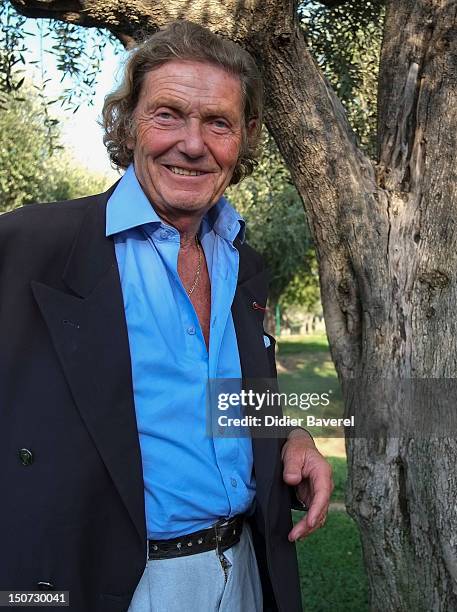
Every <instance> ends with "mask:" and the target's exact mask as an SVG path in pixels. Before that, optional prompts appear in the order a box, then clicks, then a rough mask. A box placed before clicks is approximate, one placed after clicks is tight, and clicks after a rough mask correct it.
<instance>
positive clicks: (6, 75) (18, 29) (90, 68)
mask: <svg viewBox="0 0 457 612" xmlns="http://www.w3.org/2000/svg"><path fill="white" fill-rule="evenodd" d="M27 23H28V20H27V19H26V18H25V17H22V16H21V15H19V14H18V13H17V12H16V11H15V10H14V8H13V7H12V6H11V4H10V3H9V1H8V0H0V50H1V51H0V52H1V53H2V55H3V61H2V62H1V63H0V95H4V94H5V93H11V91H12V89H14V87H16V88H17V89H19V88H20V86H21V85H19V87H18V79H17V76H18V73H17V71H18V66H20V65H21V64H24V63H25V59H24V52H25V51H26V44H25V37H26V36H34V35H36V36H38V37H39V38H40V45H39V46H40V55H39V57H37V58H36V60H34V61H33V62H30V63H34V64H39V66H40V68H41V77H42V78H41V85H40V87H41V88H42V89H44V88H45V86H46V83H47V82H48V77H47V74H46V70H45V67H44V66H45V59H44V58H45V55H46V54H51V55H54V56H55V58H56V60H57V67H58V69H59V70H60V71H61V73H62V81H64V79H66V78H68V79H69V81H67V82H68V86H67V87H65V88H64V89H63V90H62V93H61V95H60V96H59V97H58V99H57V100H53V101H50V100H48V104H50V103H54V102H60V103H61V105H62V106H64V107H66V108H67V109H71V110H73V112H76V111H77V110H78V108H79V106H80V104H81V103H82V102H85V103H87V104H91V103H92V101H91V98H92V94H93V92H94V89H95V85H96V82H97V76H98V73H99V70H100V66H101V63H102V61H103V54H104V50H105V47H106V45H107V44H108V43H111V44H112V45H113V46H114V49H115V51H117V52H119V51H120V50H121V49H122V46H121V44H120V43H119V41H118V40H117V39H116V38H115V37H114V36H113V35H112V34H110V33H109V32H108V31H104V30H100V29H97V28H85V27H81V26H78V25H74V24H70V23H63V22H61V21H57V20H54V19H38V20H37V24H38V33H37V34H35V33H33V32H29V31H27V30H26V26H27ZM13 83H15V85H14V87H13V85H12V84H13ZM0 99H1V98H0Z"/></svg>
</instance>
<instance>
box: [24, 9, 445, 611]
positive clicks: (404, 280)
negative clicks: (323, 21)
mask: <svg viewBox="0 0 457 612" xmlns="http://www.w3.org/2000/svg"><path fill="white" fill-rule="evenodd" d="M329 3H332V2H330V0H329ZM13 4H14V6H15V7H16V8H17V10H19V11H20V12H21V13H23V14H25V15H28V16H32V17H54V18H58V19H62V20H65V21H70V22H72V23H80V24H82V25H86V26H97V27H105V28H108V29H109V30H110V31H112V32H114V33H115V34H116V35H117V36H118V37H119V38H120V39H121V40H122V41H123V42H124V44H126V45H128V44H130V43H131V42H132V41H133V40H134V38H135V37H136V36H137V35H138V31H139V30H140V29H142V30H147V31H153V30H155V29H156V28H157V27H159V26H161V25H164V24H165V23H167V22H168V21H170V20H172V19H175V18H178V17H183V16H185V17H186V18H188V19H193V20H195V21H198V22H200V23H203V24H204V25H207V26H208V27H210V28H211V29H212V30H213V31H216V32H218V33H220V34H222V35H225V36H229V37H230V38H232V39H233V40H236V41H238V42H240V43H241V44H242V45H244V46H245V47H246V48H247V49H249V51H251V52H252V53H253V54H254V55H255V56H256V58H257V59H258V61H259V63H260V65H261V66H262V69H263V71H264V76H265V86H266V122H267V126H268V128H269V130H270V131H271V133H272V134H273V136H274V138H275V140H276V142H277V144H278V146H279V148H280V150H281V152H282V154H283V156H284V158H285V160H286V162H287V165H288V167H289V168H290V171H291V173H292V177H293V180H294V182H295V185H296V187H297V189H298V190H299V192H300V194H301V196H302V198H303V202H304V206H305V210H306V213H307V216H308V221H309V225H310V228H311V231H312V234H313V238H314V241H315V244H316V248H317V255H318V261H319V270H320V279H321V294H322V299H323V307H324V314H325V320H326V325H327V331H328V336H329V341H330V348H331V352H332V357H333V359H334V362H335V365H336V368H337V371H338V375H339V377H340V380H341V382H342V384H343V390H344V393H345V399H346V409H347V411H348V412H349V411H350V412H351V413H353V414H354V415H355V418H356V422H360V423H363V422H367V423H370V420H374V419H375V418H376V422H377V424H378V426H379V430H377V431H376V437H375V436H373V435H366V436H365V437H361V438H357V439H354V438H348V440H347V451H348V462H349V471H350V479H349V480H350V482H349V490H348V498H347V503H348V509H349V511H350V513H351V515H352V516H353V517H354V518H355V520H356V521H357V523H358V525H359V527H360V529H361V533H362V540H363V550H364V556H365V562H366V567H367V571H368V576H369V581H370V587H371V589H370V590H371V609H372V610H380V611H381V610H382V611H383V612H385V611H386V610H389V611H390V610H392V611H395V612H397V611H402V610H408V611H413V612H422V611H424V612H425V611H426V612H430V611H431V610H433V611H440V610H442V611H449V610H457V513H456V501H455V498H456V495H455V491H456V484H457V482H456V481H457V477H456V475H455V470H454V466H455V464H456V460H457V442H456V441H455V439H454V438H451V437H448V438H445V437H443V436H441V437H439V436H438V435H431V434H433V432H432V431H431V430H429V431H428V432H427V435H425V436H424V435H422V436H418V435H414V433H415V432H414V431H407V430H403V429H401V430H400V429H398V428H397V425H396V424H394V422H395V416H396V415H397V414H398V413H399V412H400V411H403V410H404V409H405V408H414V411H415V412H416V414H419V415H420V414H426V411H432V414H434V412H433V411H434V410H435V409H436V406H435V405H434V404H431V403H430V400H427V397H426V395H425V394H424V396H419V398H416V399H415V401H414V402H412V400H408V398H404V397H403V395H402V393H401V392H400V387H399V386H397V384H396V383H394V382H392V381H398V380H405V379H415V380H421V379H438V378H456V377H457V353H456V350H455V342H454V338H456V337H457V283H456V273H455V270H456V269H457V248H456V247H457V245H456V233H455V231H454V227H455V215H454V214H453V213H455V211H456V209H457V197H456V193H455V188H454V185H455V175H456V165H455V151H456V145H457V142H456V140H457V94H456V72H457V63H456V59H457V34H456V29H455V27H456V13H457V8H456V4H455V0H389V2H388V3H387V4H388V6H387V17H386V24H385V34H384V41H383V49H382V57H381V70H380V84H379V133H378V142H379V163H378V164H377V165H375V164H373V163H372V162H371V161H370V160H369V159H368V158H367V157H366V156H365V155H363V154H362V153H361V151H360V150H359V149H358V148H357V145H356V142H355V138H354V136H353V134H352V132H351V129H350V127H349V125H348V123H347V120H346V118H345V114H344V112H343V110H342V107H341V104H340V102H339V101H338V99H337V98H336V96H335V94H334V93H333V92H332V90H331V88H330V87H329V85H328V83H327V82H326V81H325V79H324V77H323V76H322V74H321V73H320V72H319V70H318V69H317V67H316V64H315V62H314V61H313V59H312V57H311V56H310V54H309V52H308V50H307V48H306V42H305V39H304V35H303V33H302V31H301V29H300V27H299V25H298V22H297V19H296V5H295V3H294V2H293V1H292V0H262V1H260V0H245V1H244V2H243V1H240V0H225V1H224V2H211V3H208V2H204V1H203V0H194V2H192V3H188V2H186V1H185V0H167V2H159V1H158V2H155V3H148V2H145V0H129V1H127V2H124V3H117V2H116V3H115V2H113V1H112V0H111V1H110V0H91V1H89V0H14V1H13ZM387 379H390V383H388V384H385V385H384V390H383V391H382V392H383V393H384V395H383V396H380V395H379V392H378V391H379V390H377V389H376V385H375V381H377V380H384V381H386V380H387ZM389 385H390V386H389ZM402 400H403V401H402ZM408 401H409V403H408ZM452 433H453V432H452ZM305 598H306V594H305Z"/></svg>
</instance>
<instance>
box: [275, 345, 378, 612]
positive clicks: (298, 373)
mask: <svg viewBox="0 0 457 612" xmlns="http://www.w3.org/2000/svg"><path fill="white" fill-rule="evenodd" d="M277 363H278V374H279V381H280V390H281V392H287V393H297V394H300V393H304V392H318V393H322V392H329V391H331V393H332V402H331V405H330V406H329V408H328V411H327V414H326V416H342V409H343V406H342V401H341V397H340V394H339V385H338V379H337V376H336V372H335V369H334V367H333V363H332V361H331V359H330V354H329V351H328V344H327V338H326V336H325V335H323V334H320V335H314V336H290V337H287V338H285V339H279V341H278V353H277ZM285 412H286V413H287V414H290V415H291V416H303V414H304V412H303V411H302V410H300V409H299V408H288V409H287V410H286V411H285ZM305 414H306V413H305ZM322 433H326V434H327V435H326V436H322V437H320V436H317V437H315V441H316V444H317V446H318V448H319V450H320V451H321V452H322V453H323V454H324V455H325V456H326V457H327V459H328V460H329V461H330V463H331V464H332V467H333V476H334V482H335V490H334V491H333V495H332V501H331V505H330V512H329V516H328V519H327V522H326V525H325V527H324V528H323V529H320V530H318V531H317V532H315V533H314V534H312V535H311V536H309V537H308V538H306V539H305V540H303V541H302V542H299V543H298V544H297V554H298V562H299V569H300V579H301V587H302V598H303V606H304V609H305V611H306V612H367V610H368V591H367V579H366V575H365V570H364V567H363V560H362V550H361V544H360V538H359V533H358V530H357V527H356V525H355V523H354V521H353V520H352V519H351V518H350V517H349V516H348V514H347V513H346V510H345V506H344V490H345V483H346V475H347V468H346V454H345V446H344V437H343V433H342V431H340V430H338V429H333V430H330V431H326V432H322ZM299 517H300V513H298V512H294V520H298V519H299Z"/></svg>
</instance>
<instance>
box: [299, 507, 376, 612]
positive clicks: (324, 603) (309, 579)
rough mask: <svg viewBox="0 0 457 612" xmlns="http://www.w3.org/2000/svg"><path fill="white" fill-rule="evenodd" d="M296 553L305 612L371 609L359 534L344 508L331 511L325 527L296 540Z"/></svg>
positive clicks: (342, 611) (356, 611) (341, 611)
mask: <svg viewBox="0 0 457 612" xmlns="http://www.w3.org/2000/svg"><path fill="white" fill-rule="evenodd" d="M296 518H299V513H297V517H296ZM297 555H298V564H299V571H300V583H301V591H302V599H303V607H304V610H305V612H367V611H368V589H367V579H366V574H365V570H364V567H363V562H362V551H361V544H360V538H359V534H358V530H357V527H356V525H355V523H354V521H353V520H352V519H351V518H350V517H349V516H348V515H347V514H346V513H345V512H339V511H331V512H330V513H329V516H328V519H327V522H326V525H325V527H324V528H323V529H319V530H318V531H316V532H314V533H313V534H311V535H310V536H308V537H307V538H305V539H304V540H302V541H301V542H298V543H297Z"/></svg>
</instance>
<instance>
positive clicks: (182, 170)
mask: <svg viewBox="0 0 457 612" xmlns="http://www.w3.org/2000/svg"><path fill="white" fill-rule="evenodd" d="M168 167H169V168H170V170H171V171H172V172H173V174H183V175H184V176H199V175H200V174H205V173H204V172H200V171H199V170H186V169H185V168H178V166H168Z"/></svg>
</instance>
